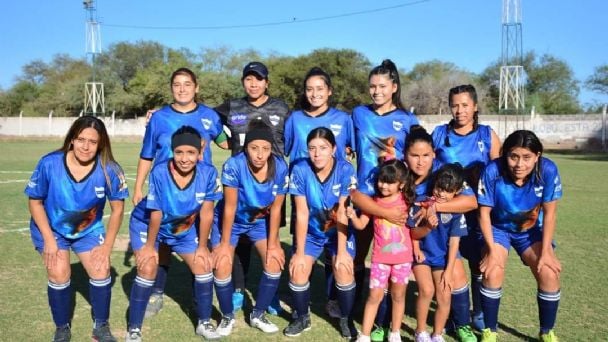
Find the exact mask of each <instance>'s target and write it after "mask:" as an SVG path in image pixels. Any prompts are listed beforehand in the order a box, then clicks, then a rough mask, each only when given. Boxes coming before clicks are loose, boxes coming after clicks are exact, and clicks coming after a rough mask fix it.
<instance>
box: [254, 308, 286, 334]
mask: <svg viewBox="0 0 608 342" xmlns="http://www.w3.org/2000/svg"><path fill="white" fill-rule="evenodd" d="M249 324H250V325H251V326H252V327H254V328H258V329H260V330H262V331H263V332H265V333H267V334H272V333H275V332H277V331H279V327H277V326H276V325H275V324H274V323H272V322H271V321H269V320H268V319H266V315H264V314H262V315H260V316H258V317H253V313H252V314H250V315H249Z"/></svg>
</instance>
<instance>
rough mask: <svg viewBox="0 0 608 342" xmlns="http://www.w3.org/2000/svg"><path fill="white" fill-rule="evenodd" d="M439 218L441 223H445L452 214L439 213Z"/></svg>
mask: <svg viewBox="0 0 608 342" xmlns="http://www.w3.org/2000/svg"><path fill="white" fill-rule="evenodd" d="M439 218H440V219H441V223H443V224H447V223H448V222H450V220H451V219H452V214H449V213H441V215H439Z"/></svg>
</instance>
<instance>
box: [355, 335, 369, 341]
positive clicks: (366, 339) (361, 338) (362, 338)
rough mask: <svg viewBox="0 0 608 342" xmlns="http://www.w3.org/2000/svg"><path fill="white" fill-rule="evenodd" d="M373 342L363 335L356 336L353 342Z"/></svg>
mask: <svg viewBox="0 0 608 342" xmlns="http://www.w3.org/2000/svg"><path fill="white" fill-rule="evenodd" d="M370 341H373V340H371V339H370V336H365V335H361V334H360V335H359V336H357V340H355V342H370Z"/></svg>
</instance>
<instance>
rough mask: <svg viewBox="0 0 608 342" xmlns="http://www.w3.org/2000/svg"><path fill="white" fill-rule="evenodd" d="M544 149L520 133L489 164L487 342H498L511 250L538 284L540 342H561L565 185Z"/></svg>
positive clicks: (483, 197) (485, 183)
mask: <svg viewBox="0 0 608 342" xmlns="http://www.w3.org/2000/svg"><path fill="white" fill-rule="evenodd" d="M542 153H543V145H542V144H541V142H540V140H538V137H537V136H536V135H535V134H534V133H533V132H531V131H525V130H520V131H515V132H513V133H511V134H510V135H509V136H508V137H507V138H506V139H505V142H504V144H503V148H502V153H501V156H500V158H498V159H496V160H494V161H492V162H490V164H488V166H487V167H486V169H485V171H484V172H483V173H482V175H481V179H480V180H479V188H478V201H479V205H480V208H479V224H480V227H481V232H482V234H483V240H484V242H485V248H486V249H485V255H484V256H483V259H482V260H481V264H480V267H479V268H480V270H481V272H482V273H483V276H484V279H483V284H482V288H481V305H482V307H483V313H484V321H485V325H486V328H485V329H484V330H483V334H482V342H491V341H496V339H497V334H496V328H497V323H498V309H499V306H500V298H501V297H502V283H503V281H504V276H505V267H506V266H507V256H508V252H509V249H511V246H513V248H515V251H517V254H518V255H519V257H520V258H521V260H522V261H523V263H524V264H525V265H527V266H528V267H530V271H532V274H533V275H534V278H535V279H536V283H537V302H538V317H539V320H540V332H539V340H540V341H543V342H546V341H557V337H556V336H555V333H554V332H553V327H554V325H555V319H556V317H557V309H558V306H559V300H560V294H561V292H560V281H559V276H560V273H561V269H562V267H561V264H560V262H559V260H558V259H557V257H556V256H555V253H554V251H553V234H554V233H555V226H556V216H557V201H558V200H559V199H560V198H561V197H562V183H561V180H560V177H559V173H558V170H557V166H556V165H555V163H554V162H552V161H551V160H549V159H547V158H545V157H543V155H542Z"/></svg>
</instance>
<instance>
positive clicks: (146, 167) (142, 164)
mask: <svg viewBox="0 0 608 342" xmlns="http://www.w3.org/2000/svg"><path fill="white" fill-rule="evenodd" d="M150 168H152V161H151V160H147V159H142V158H139V161H138V162H137V175H136V176H135V189H133V198H132V201H133V205H137V203H139V202H140V201H141V200H142V199H143V198H144V195H143V193H144V182H145V181H146V177H148V172H150Z"/></svg>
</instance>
